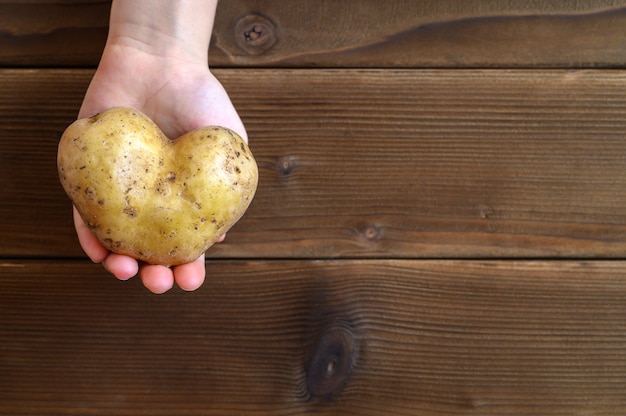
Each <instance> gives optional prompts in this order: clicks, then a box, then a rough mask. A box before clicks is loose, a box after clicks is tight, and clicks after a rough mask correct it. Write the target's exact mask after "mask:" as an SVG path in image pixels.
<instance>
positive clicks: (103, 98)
mask: <svg viewBox="0 0 626 416" xmlns="http://www.w3.org/2000/svg"><path fill="white" fill-rule="evenodd" d="M116 106H127V107H133V108H136V109H137V110H140V111H142V112H144V113H145V114H146V115H148V117H150V118H152V120H154V122H155V123H156V124H157V125H158V126H159V127H160V128H161V130H163V132H164V133H165V134H166V135H167V136H168V137H170V138H176V137H178V136H180V135H182V134H184V133H185V132H187V131H190V130H193V129H195V128H198V127H201V126H206V125H220V126H224V127H228V128H230V129H232V130H234V131H235V132H237V133H238V134H240V135H241V136H242V137H243V138H244V140H246V141H247V135H246V131H245V129H244V126H243V124H242V122H241V120H240V118H239V116H238V115H237V112H236V111H235V109H234V108H233V106H232V104H231V102H230V99H229V98H228V95H227V94H226V92H225V91H224V89H223V88H222V86H221V84H220V83H219V81H218V80H217V79H216V78H215V77H214V76H213V75H212V74H211V72H210V71H209V68H208V65H207V64H206V61H204V62H203V61H202V60H198V61H197V62H196V61H195V60H193V59H186V58H183V57H172V56H168V57H167V58H164V57H163V56H160V55H155V54H151V53H149V52H147V51H145V50H141V48H134V47H132V46H129V45H107V47H106V48H105V52H104V53H103V56H102V59H101V61H100V66H99V67H98V70H97V71H96V73H95V75H94V78H93V80H92V82H91V84H90V86H89V89H88V90H87V93H86V95H85V98H84V101H83V105H82V107H81V109H80V112H79V114H78V117H79V118H84V117H89V116H92V115H94V114H96V113H98V112H101V111H103V110H105V109H107V108H110V107H116ZM74 223H75V226H76V232H77V234H78V238H79V241H80V244H81V246H82V248H83V250H84V251H85V253H86V254H87V255H88V256H89V257H90V258H91V260H92V261H94V262H97V263H102V264H103V265H104V267H105V269H106V270H108V271H109V272H110V273H112V274H113V275H115V276H116V277H117V278H118V279H121V280H126V279H129V278H131V277H133V276H135V275H136V274H137V273H139V275H140V277H141V280H142V282H143V284H144V286H145V287H146V288H148V289H149V290H150V291H152V292H154V293H164V292H166V291H168V290H169V289H171V288H172V287H173V285H174V282H176V284H178V286H179V287H180V288H182V289H183V290H188V291H190V290H195V289H197V288H198V287H200V286H201V285H202V283H203V282H204V278H205V263H204V255H202V256H201V257H199V258H198V259H197V260H195V261H193V262H191V263H188V264H182V265H179V266H175V267H173V268H171V269H170V268H167V267H164V266H156V265H147V264H140V263H138V261H137V260H136V259H134V258H132V257H128V256H125V255H120V254H116V253H112V252H110V251H108V250H107V249H106V248H105V247H103V246H102V245H101V244H100V243H99V242H98V240H97V239H96V238H95V236H94V235H93V234H92V233H91V231H90V230H89V229H88V228H87V226H86V225H85V223H84V222H83V220H82V219H81V217H80V216H79V215H78V213H77V211H76V209H74ZM222 239H223V236H222ZM222 239H220V240H219V241H221V240H222Z"/></svg>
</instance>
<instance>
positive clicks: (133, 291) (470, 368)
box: [0, 260, 626, 416]
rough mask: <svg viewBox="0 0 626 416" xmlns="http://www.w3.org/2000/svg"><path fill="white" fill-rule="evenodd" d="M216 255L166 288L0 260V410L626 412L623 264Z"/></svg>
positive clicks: (71, 268) (89, 268) (77, 267)
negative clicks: (187, 289)
mask: <svg viewBox="0 0 626 416" xmlns="http://www.w3.org/2000/svg"><path fill="white" fill-rule="evenodd" d="M208 269H209V273H210V277H209V279H208V280H207V282H206V284H205V285H204V286H203V288H201V289H200V290H199V291H197V292H194V293H183V292H180V291H176V290H174V291H173V292H171V293H168V294H166V295H163V296H160V297H159V296H155V295H152V294H149V293H148V292H147V291H146V290H145V289H143V288H142V287H141V285H140V284H139V283H138V282H137V281H130V282H119V281H116V280H115V279H114V278H112V277H110V276H108V275H107V274H106V273H105V272H104V271H103V270H102V269H101V268H100V266H98V265H92V264H90V263H87V262H66V261H61V260H57V261H52V262H47V261H27V262H6V261H5V262H2V263H0V316H1V317H2V319H0V340H1V342H0V365H1V368H2V371H0V414H7V415H8V414H11V415H27V414H29V415H42V414H45V415H61V414H63V415H66V414H107V415H134V414H140V413H141V414H151V415H171V414H177V415H209V414H216V415H258V414H276V415H287V414H289V415H298V414H312V413H315V414H323V415H330V414H342V415H344V414H351V415H366V414H367V415H385V416H389V415H452V414H454V415H470V414H472V415H476V414H480V415H499V416H502V415H509V414H510V415H513V414H515V415H539V414H541V415H565V414H567V415H572V414H585V413H586V412H588V413H591V414H615V415H617V414H624V413H625V412H626V390H624V385H625V384H626V348H625V347H626V263H624V262H596V261H593V262H568V261H563V262H515V261H508V262H500V261H486V262H485V261H386V260H378V261H377V260H354V261H349V260H341V261H312V262H311V261H267V260H265V261H210V262H209V263H208ZM348 364H349V365H348ZM316 376H317V377H316Z"/></svg>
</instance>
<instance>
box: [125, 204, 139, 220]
mask: <svg viewBox="0 0 626 416" xmlns="http://www.w3.org/2000/svg"><path fill="white" fill-rule="evenodd" d="M124 214H126V215H128V216H129V217H131V218H135V217H136V216H137V209H136V208H135V207H132V206H127V207H125V208H124Z"/></svg>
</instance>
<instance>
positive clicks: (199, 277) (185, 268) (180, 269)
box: [173, 254, 206, 291]
mask: <svg viewBox="0 0 626 416" xmlns="http://www.w3.org/2000/svg"><path fill="white" fill-rule="evenodd" d="M173 272H174V280H176V284H177V285H178V286H179V287H180V288H181V289H183V290H186V291H192V290H196V289H198V288H199V287H200V286H202V283H204V278H205V275H206V269H205V265H204V254H203V255H201V256H200V257H198V258H197V259H196V260H194V261H192V262H191V263H187V264H181V265H180V266H176V267H174V271H173Z"/></svg>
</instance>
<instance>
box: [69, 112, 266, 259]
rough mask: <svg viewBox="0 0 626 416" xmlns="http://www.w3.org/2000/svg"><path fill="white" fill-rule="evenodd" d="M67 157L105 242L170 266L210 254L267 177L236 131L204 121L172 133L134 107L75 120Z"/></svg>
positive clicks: (79, 196) (84, 206)
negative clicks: (172, 136) (261, 174)
mask: <svg viewBox="0 0 626 416" xmlns="http://www.w3.org/2000/svg"><path fill="white" fill-rule="evenodd" d="M57 165H58V170H59V178H60V180H61V184H62V185H63V188H64V189H65V192H66V193H67V195H68V196H69V197H70V199H71V200H72V202H73V203H74V206H75V207H76V208H77V210H78V212H79V213H80V215H81V217H82V218H83V220H84V221H85V223H86V224H87V226H88V227H89V228H90V229H91V230H92V232H93V233H94V234H95V236H96V237H97V238H98V240H99V241H100V242H101V243H102V244H103V245H104V246H105V247H107V248H108V249H109V250H111V251H113V252H115V253H120V254H126V255H129V256H132V257H134V258H136V259H139V260H142V261H145V262H147V263H150V264H162V265H167V266H172V265H177V264H182V263H187V262H190V261H193V260H195V259H196V258H198V257H199V256H200V255H201V254H202V253H204V252H205V251H206V250H207V249H208V248H209V247H210V246H211V245H212V244H213V243H214V242H215V241H216V240H217V238H219V237H220V236H221V235H222V234H224V233H225V232H226V231H227V230H228V229H229V228H230V227H232V226H233V224H235V222H237V221H238V220H239V219H240V218H241V216H242V215H243V214H244V212H245V211H246V209H247V208H248V206H249V205H250V203H251V202H252V198H253V197H254V193H255V191H256V187H257V182H258V170H257V165H256V162H255V160H254V157H253V156H252V153H251V152H250V149H249V148H248V146H247V144H246V143H245V141H244V140H243V139H241V137H239V136H238V135H237V134H236V133H234V132H233V131H231V130H228V129H226V128H223V127H203V128H199V129H196V130H193V131H191V132H189V133H186V134H184V135H183V136H180V137H179V138H177V139H175V140H170V139H168V138H167V137H166V136H165V135H164V134H163V132H161V130H160V129H159V128H158V127H157V126H156V124H154V122H152V120H150V118H148V117H147V116H146V115H144V114H142V113H141V112H139V111H137V110H134V109H132V108H125V107H116V108H111V109H108V110H106V111H104V112H102V113H99V114H97V115H95V116H93V117H89V118H84V119H80V120H77V121H75V122H74V123H72V124H71V125H70V126H69V127H68V128H67V129H66V130H65V132H64V133H63V136H62V137H61V140H60V142H59V151H58V158H57Z"/></svg>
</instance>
